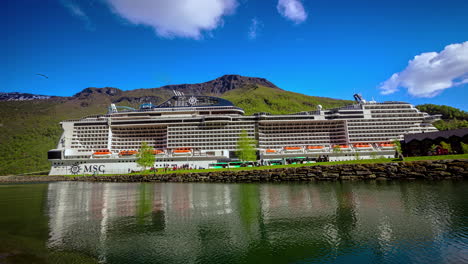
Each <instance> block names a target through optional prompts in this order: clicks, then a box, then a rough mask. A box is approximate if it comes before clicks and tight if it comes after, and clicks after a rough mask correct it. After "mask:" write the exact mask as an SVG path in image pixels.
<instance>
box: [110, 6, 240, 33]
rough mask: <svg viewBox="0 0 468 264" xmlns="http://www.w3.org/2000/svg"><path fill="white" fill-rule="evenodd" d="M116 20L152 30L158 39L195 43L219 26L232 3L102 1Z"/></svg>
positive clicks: (231, 7)
mask: <svg viewBox="0 0 468 264" xmlns="http://www.w3.org/2000/svg"><path fill="white" fill-rule="evenodd" d="M106 1H107V2H108V3H109V5H110V6H111V8H112V10H113V11H114V12H115V13H116V14H117V15H119V16H121V17H123V18H124V19H126V20H128V21H130V22H131V23H133V24H136V25H145V26H150V27H152V28H153V29H154V30H155V31H156V33H157V34H158V35H160V36H162V37H167V38H172V37H186V38H195V39H199V38H200V37H201V36H202V33H203V32H209V31H211V30H213V29H215V28H217V27H218V26H220V25H222V24H223V20H222V17H223V16H225V15H229V14H231V13H232V12H234V10H235V9H236V7H237V1H236V0H106Z"/></svg>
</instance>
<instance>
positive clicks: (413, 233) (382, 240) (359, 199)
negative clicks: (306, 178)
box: [0, 181, 468, 263]
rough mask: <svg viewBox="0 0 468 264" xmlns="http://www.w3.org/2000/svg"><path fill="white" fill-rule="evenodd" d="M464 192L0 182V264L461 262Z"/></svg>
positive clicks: (459, 188)
mask: <svg viewBox="0 0 468 264" xmlns="http://www.w3.org/2000/svg"><path fill="white" fill-rule="evenodd" d="M467 187H468V183H467V182H466V181H453V182H452V181H440V182H342V183H340V182H323V183H311V184H202V183H154V184H151V183H80V182H59V183H49V184H15V185H0V212H1V217H0V263H98V262H100V263H467V262H468V257H467V256H468V200H467V199H466V198H467V196H466V194H467V192H466V190H467Z"/></svg>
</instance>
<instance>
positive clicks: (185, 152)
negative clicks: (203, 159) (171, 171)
mask: <svg viewBox="0 0 468 264" xmlns="http://www.w3.org/2000/svg"><path fill="white" fill-rule="evenodd" d="M191 154H192V149H191V148H178V149H174V150H173V151H172V155H174V156H188V155H191Z"/></svg>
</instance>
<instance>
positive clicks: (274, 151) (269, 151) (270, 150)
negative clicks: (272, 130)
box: [265, 149, 276, 154]
mask: <svg viewBox="0 0 468 264" xmlns="http://www.w3.org/2000/svg"><path fill="white" fill-rule="evenodd" d="M265 152H266V153H268V154H273V153H276V150H274V149H267V150H265Z"/></svg>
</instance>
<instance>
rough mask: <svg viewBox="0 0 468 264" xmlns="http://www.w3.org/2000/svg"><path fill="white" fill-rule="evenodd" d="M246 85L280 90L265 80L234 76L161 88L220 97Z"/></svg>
mask: <svg viewBox="0 0 468 264" xmlns="http://www.w3.org/2000/svg"><path fill="white" fill-rule="evenodd" d="M248 85H262V86H265V87H269V88H273V89H279V90H281V89H280V88H278V87H277V86H276V85H274V84H273V83H272V82H270V81H268V80H267V79H265V78H257V77H246V76H241V75H235V74H229V75H223V76H221V77H219V78H216V79H214V80H211V81H208V82H204V83H195V84H178V85H166V86H163V87H161V88H163V89H170V90H180V91H183V92H184V93H185V94H197V95H198V94H200V95H201V94H211V95H221V94H224V93H225V92H228V91H230V90H234V89H237V88H242V87H245V86H248Z"/></svg>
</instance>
